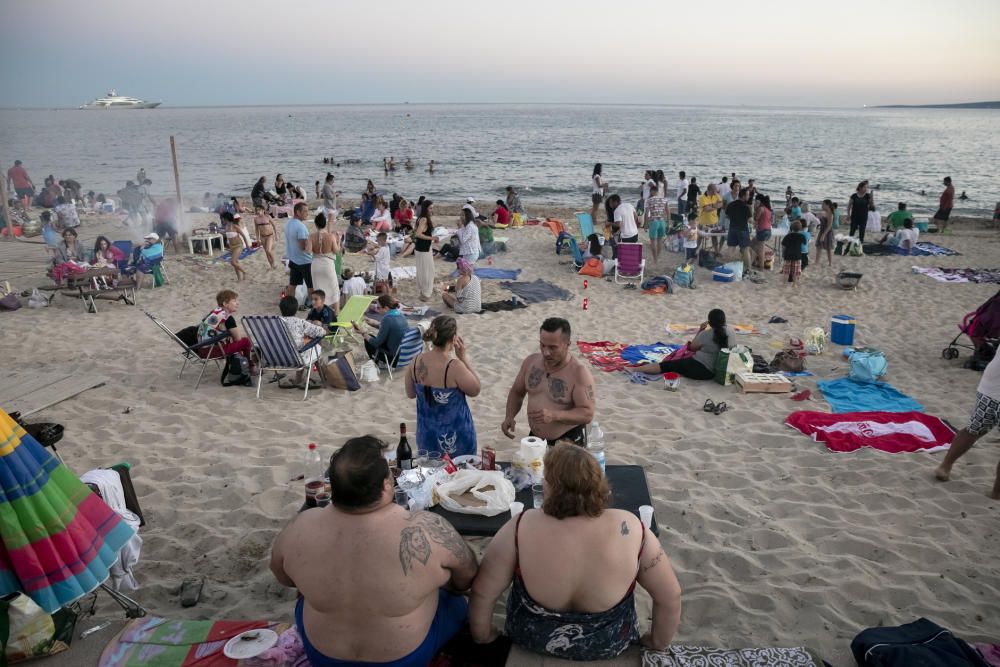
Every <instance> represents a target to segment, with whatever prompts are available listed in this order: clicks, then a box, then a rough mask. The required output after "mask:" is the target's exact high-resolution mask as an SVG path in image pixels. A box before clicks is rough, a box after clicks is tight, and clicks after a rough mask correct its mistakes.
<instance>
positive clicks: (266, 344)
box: [241, 315, 326, 401]
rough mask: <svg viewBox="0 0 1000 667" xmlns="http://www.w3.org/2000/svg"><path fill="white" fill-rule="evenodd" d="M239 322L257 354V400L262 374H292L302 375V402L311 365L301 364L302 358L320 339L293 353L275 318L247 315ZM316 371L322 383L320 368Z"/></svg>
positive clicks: (292, 345) (278, 320) (307, 391)
mask: <svg viewBox="0 0 1000 667" xmlns="http://www.w3.org/2000/svg"><path fill="white" fill-rule="evenodd" d="M241 321H242V322H243V328H244V329H246V332H247V335H248V336H250V340H251V341H253V346H254V350H255V351H256V352H257V361H258V364H257V398H260V388H261V380H262V379H263V377H264V371H265V370H267V371H295V372H296V373H298V372H299V371H306V390H305V392H304V393H303V394H302V400H303V401H304V400H306V397H307V396H309V378H310V377H312V368H313V366H314V365H315V364H313V363H304V362H303V361H302V355H303V354H304V353H306V352H308V351H309V350H312V349H313V348H314V347H316V346H317V345H319V344H320V343H322V342H323V339H322V338H315V339H313V340H312V341H311V342H309V343H307V344H306V345H305V346H303V347H302V349H296V348H295V344H294V343H293V342H292V336H291V334H289V333H288V329H287V328H286V327H285V323H284V322H283V321H282V320H281V318H280V317H278V316H277V315H248V316H247V317H244V318H242V320H241ZM317 370H318V372H319V374H320V377H322V378H323V381H324V382H325V381H326V376H325V375H323V370H322V367H321V366H319V367H318V369H317Z"/></svg>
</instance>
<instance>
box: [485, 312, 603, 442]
mask: <svg viewBox="0 0 1000 667" xmlns="http://www.w3.org/2000/svg"><path fill="white" fill-rule="evenodd" d="M538 339H539V347H540V348H541V351H540V352H537V353H535V354H532V355H531V356H529V357H528V358H527V359H525V360H524V363H522V364H521V370H520V371H519V372H518V374H517V378H516V379H515V380H514V384H513V386H512V387H511V388H510V392H509V393H508V394H507V415H506V418H505V419H504V421H503V425H502V426H501V427H500V428H501V429H502V430H503V432H504V435H506V436H507V437H508V438H513V437H514V426H515V424H516V422H515V421H514V420H515V418H516V417H517V414H518V413H519V412H520V411H521V405H522V403H523V402H524V397H525V395H527V397H528V426H529V427H530V428H531V435H534V436H538V437H539V438H545V439H546V440H548V442H549V445H550V446H551V445H554V444H555V443H556V441H557V440H569V441H571V442H573V443H575V444H577V445H581V446H585V445H586V444H587V439H586V427H587V424H589V423H590V422H591V420H593V418H594V410H595V407H596V401H595V399H594V378H593V377H592V376H591V375H590V369H588V368H587V367H586V366H584V365H583V364H582V363H580V362H579V361H578V360H576V359H574V358H573V357H571V356H570V354H569V343H570V327H569V322H567V321H566V320H564V319H562V318H561V317H550V318H549V319H547V320H545V321H544V322H542V328H541V331H540V332H539V336H538Z"/></svg>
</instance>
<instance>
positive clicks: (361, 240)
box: [344, 216, 368, 252]
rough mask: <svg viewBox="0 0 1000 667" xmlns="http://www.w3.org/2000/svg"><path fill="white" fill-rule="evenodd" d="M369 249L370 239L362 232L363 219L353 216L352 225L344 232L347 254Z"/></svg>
mask: <svg viewBox="0 0 1000 667" xmlns="http://www.w3.org/2000/svg"><path fill="white" fill-rule="evenodd" d="M367 247H368V239H367V238H365V233H364V232H363V231H361V219H360V218H357V217H354V216H352V217H351V223H350V225H348V227H347V231H346V232H344V249H345V250H346V251H347V252H361V251H362V250H364V249H365V248H367Z"/></svg>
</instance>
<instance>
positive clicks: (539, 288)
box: [500, 278, 573, 303]
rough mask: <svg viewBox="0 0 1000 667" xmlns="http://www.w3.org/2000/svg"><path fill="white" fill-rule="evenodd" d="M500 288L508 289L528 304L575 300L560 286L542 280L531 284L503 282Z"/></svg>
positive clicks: (570, 293) (571, 294) (539, 279)
mask: <svg viewBox="0 0 1000 667" xmlns="http://www.w3.org/2000/svg"><path fill="white" fill-rule="evenodd" d="M500 287H503V288H504V289H508V290H510V291H511V292H513V293H514V294H516V295H518V296H519V297H521V298H522V299H524V301H525V302H527V303H540V302H542V301H569V300H570V299H572V298H573V293H572V292H570V291H569V290H565V289H563V288H562V287H559V286H558V285H553V284H552V283H550V282H546V281H544V280H542V279H541V278H538V279H537V280H535V281H533V282H530V283H512V282H502V283H500Z"/></svg>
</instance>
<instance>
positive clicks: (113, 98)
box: [80, 88, 163, 109]
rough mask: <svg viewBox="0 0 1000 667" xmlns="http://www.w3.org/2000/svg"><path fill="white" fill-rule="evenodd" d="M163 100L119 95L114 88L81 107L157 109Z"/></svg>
mask: <svg viewBox="0 0 1000 667" xmlns="http://www.w3.org/2000/svg"><path fill="white" fill-rule="evenodd" d="M161 104H163V103H162V102H146V101H145V100H140V99H138V98H135V97H125V96H123V95H119V94H118V93H117V91H115V89H114V88H112V89H111V90H110V91H108V94H107V96H106V97H100V98H98V99H96V100H93V101H91V102H87V103H86V104H84V105H81V106H80V108H81V109H155V108H156V107H158V106H160V105H161Z"/></svg>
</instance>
